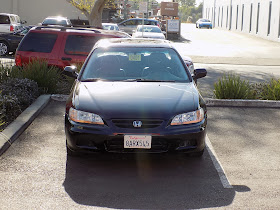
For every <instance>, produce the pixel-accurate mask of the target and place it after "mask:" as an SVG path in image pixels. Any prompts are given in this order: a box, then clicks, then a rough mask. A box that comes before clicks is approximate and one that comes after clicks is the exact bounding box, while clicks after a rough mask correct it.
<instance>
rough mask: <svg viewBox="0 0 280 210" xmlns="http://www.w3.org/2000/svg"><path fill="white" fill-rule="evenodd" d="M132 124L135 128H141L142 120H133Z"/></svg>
mask: <svg viewBox="0 0 280 210" xmlns="http://www.w3.org/2000/svg"><path fill="white" fill-rule="evenodd" d="M133 126H134V127H135V128H141V126H142V122H141V121H133Z"/></svg>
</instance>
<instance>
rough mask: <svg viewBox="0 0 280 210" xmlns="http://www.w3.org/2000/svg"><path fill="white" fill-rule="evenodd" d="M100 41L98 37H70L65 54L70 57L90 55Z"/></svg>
mask: <svg viewBox="0 0 280 210" xmlns="http://www.w3.org/2000/svg"><path fill="white" fill-rule="evenodd" d="M99 39H101V37H98V36H84V35H69V36H68V37H67V40H66V44H65V49H64V52H65V54H68V55H88V54H89V52H90V51H91V49H92V48H93V46H94V44H95V43H96V42H97V41H98V40H99Z"/></svg>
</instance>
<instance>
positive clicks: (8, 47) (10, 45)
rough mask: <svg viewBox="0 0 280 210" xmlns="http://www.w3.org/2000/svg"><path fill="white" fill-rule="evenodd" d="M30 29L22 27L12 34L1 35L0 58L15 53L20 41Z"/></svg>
mask: <svg viewBox="0 0 280 210" xmlns="http://www.w3.org/2000/svg"><path fill="white" fill-rule="evenodd" d="M30 28H31V26H24V27H22V28H20V29H18V30H17V31H14V32H13V33H1V34H0V56H3V55H8V54H9V53H10V52H13V53H15V52H16V49H17V47H18V45H19V43H20V41H21V40H22V38H23V36H24V35H25V34H27V32H28V31H29V30H30Z"/></svg>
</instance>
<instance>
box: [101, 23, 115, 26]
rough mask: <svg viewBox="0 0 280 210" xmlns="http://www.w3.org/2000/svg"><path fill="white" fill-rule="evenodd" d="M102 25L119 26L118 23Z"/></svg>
mask: <svg viewBox="0 0 280 210" xmlns="http://www.w3.org/2000/svg"><path fill="white" fill-rule="evenodd" d="M102 25H110V26H118V24H116V23H102Z"/></svg>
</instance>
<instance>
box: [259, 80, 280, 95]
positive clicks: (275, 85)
mask: <svg viewBox="0 0 280 210" xmlns="http://www.w3.org/2000/svg"><path fill="white" fill-rule="evenodd" d="M261 99H264V100H280V79H278V80H277V79H274V78H273V79H271V80H270V82H269V83H268V84H265V85H264V86H263V87H262V91H261Z"/></svg>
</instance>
